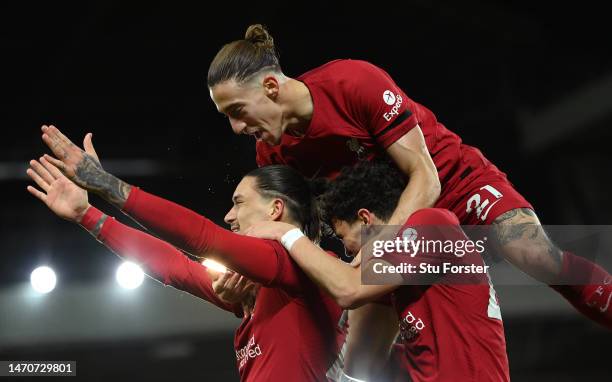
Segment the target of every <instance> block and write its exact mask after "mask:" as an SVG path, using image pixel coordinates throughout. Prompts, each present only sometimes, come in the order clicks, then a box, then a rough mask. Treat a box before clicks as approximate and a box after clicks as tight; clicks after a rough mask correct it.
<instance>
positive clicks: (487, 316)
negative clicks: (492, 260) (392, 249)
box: [381, 208, 510, 382]
mask: <svg viewBox="0 0 612 382" xmlns="http://www.w3.org/2000/svg"><path fill="white" fill-rule="evenodd" d="M428 225H431V226H437V227H440V226H449V228H450V227H452V228H456V227H459V221H458V220H457V217H456V216H455V215H453V214H452V213H451V212H450V211H448V210H444V209H437V208H427V209H422V210H419V211H417V212H415V213H414V214H412V215H411V216H410V218H409V219H408V220H407V222H406V224H405V225H404V227H403V229H402V231H404V230H406V229H408V228H412V229H414V228H416V229H417V230H420V229H421V228H422V227H423V226H428ZM452 228H451V229H449V230H444V232H443V235H444V236H443V237H442V236H441V237H438V238H435V237H431V235H429V236H428V237H427V239H432V240H436V239H442V240H463V239H467V236H465V234H464V233H462V231H461V230H460V229H457V230H455V229H452ZM432 232H433V230H432ZM425 235H426V236H427V234H425ZM423 256H430V257H432V256H434V255H432V254H428V255H423ZM407 257H408V258H409V257H410V256H407V255H406V254H405V253H402V254H391V255H390V256H387V255H384V256H383V257H382V258H381V259H383V260H386V261H387V262H389V263H391V264H393V265H397V264H399V263H401V262H403V261H404V260H405V259H406V258H407ZM415 257H418V256H415ZM468 258H469V259H468ZM438 260H439V262H441V261H444V260H446V258H445V257H444V256H441V257H440V258H439V259H438ZM462 261H463V262H464V264H465V263H470V264H475V265H484V262H483V261H482V258H481V257H480V255H479V254H478V253H476V252H472V253H471V254H468V255H464V257H463V258H462ZM439 262H438V263H439ZM409 263H414V259H411V260H409ZM427 263H428V264H436V261H435V260H432V259H428V261H427ZM411 277H413V276H411V275H404V278H405V280H406V281H407V282H409V281H410V278H411ZM465 277H466V278H469V279H470V280H461V281H460V282H459V283H456V284H455V283H453V282H452V281H450V282H449V280H446V281H443V282H442V281H441V282H440V283H435V284H432V285H411V286H402V287H400V288H398V289H397V290H396V291H395V292H394V293H393V295H392V296H393V302H394V305H395V308H396V310H397V313H398V315H399V322H400V338H401V341H402V345H403V348H404V354H405V361H407V363H408V367H406V369H407V370H408V372H409V374H410V377H411V378H412V380H413V381H415V382H425V381H437V382H444V381H449V382H450V381H452V382H454V381H462V382H463V381H478V382H482V381H508V380H510V377H509V367H508V358H507V355H506V341H505V337H504V327H503V323H502V320H501V313H500V309H499V305H498V303H497V297H496V295H495V291H494V289H493V286H492V285H490V283H489V277H488V274H487V273H474V274H470V275H466V276H465Z"/></svg>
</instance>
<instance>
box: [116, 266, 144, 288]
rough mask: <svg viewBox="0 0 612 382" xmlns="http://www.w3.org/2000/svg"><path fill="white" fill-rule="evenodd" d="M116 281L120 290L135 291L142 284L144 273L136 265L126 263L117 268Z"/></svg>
mask: <svg viewBox="0 0 612 382" xmlns="http://www.w3.org/2000/svg"><path fill="white" fill-rule="evenodd" d="M116 279H117V283H119V285H120V286H121V287H122V288H125V289H135V288H138V287H139V286H140V285H141V284H142V281H143V280H144V273H143V272H142V269H141V268H140V267H139V266H138V265H136V264H134V263H131V262H129V261H126V262H125V263H123V264H121V265H120V266H119V268H117V275H116Z"/></svg>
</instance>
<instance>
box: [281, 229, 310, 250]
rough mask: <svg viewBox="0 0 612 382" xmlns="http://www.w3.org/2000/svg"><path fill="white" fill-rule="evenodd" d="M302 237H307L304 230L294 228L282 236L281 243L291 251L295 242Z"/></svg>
mask: <svg viewBox="0 0 612 382" xmlns="http://www.w3.org/2000/svg"><path fill="white" fill-rule="evenodd" d="M302 237H305V235H304V233H303V232H302V230H300V229H299V228H292V229H290V230H288V231H286V232H285V234H284V235H282V236H281V238H280V240H279V241H280V243H281V244H282V245H283V247H285V249H286V250H287V251H290V250H291V247H293V244H295V242H296V241H298V240H299V239H301V238H302Z"/></svg>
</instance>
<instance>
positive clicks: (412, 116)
mask: <svg viewBox="0 0 612 382" xmlns="http://www.w3.org/2000/svg"><path fill="white" fill-rule="evenodd" d="M297 79H298V80H299V81H302V82H303V83H304V84H305V85H306V86H307V87H308V90H309V91H310V95H311V97H312V101H313V115H312V120H311V121H310V125H309V126H308V128H307V129H306V131H305V135H304V136H302V137H294V136H291V135H289V134H283V136H282V138H281V143H280V145H277V146H270V145H268V144H266V143H265V142H257V144H256V150H257V158H256V159H257V164H258V166H265V165H269V164H286V165H289V166H291V167H293V168H294V169H296V170H297V171H299V172H300V173H301V174H302V175H304V176H306V177H314V176H322V177H328V178H333V177H335V176H336V175H337V174H338V173H339V172H340V170H341V169H342V167H344V166H347V165H353V164H355V163H356V161H357V160H359V159H373V158H376V157H380V156H382V155H383V154H384V152H385V149H386V148H387V147H389V146H390V145H391V144H393V143H394V142H395V141H397V140H398V139H399V138H401V137H402V136H403V135H404V134H406V133H407V132H409V131H410V130H411V129H412V128H414V127H415V126H416V125H417V124H418V125H419V127H420V128H421V130H422V131H423V135H424V137H425V142H426V144H427V148H428V149H429V153H430V154H431V157H432V158H433V161H434V163H435V165H436V168H437V169H438V175H439V177H440V182H441V183H442V195H441V196H444V195H445V193H446V192H448V190H449V189H450V188H452V186H453V185H454V184H456V183H457V182H459V181H461V179H462V178H463V177H465V176H466V175H467V173H468V172H474V171H476V170H477V169H479V168H483V167H485V166H489V170H490V169H491V167H490V162H488V161H487V159H486V158H485V157H484V156H483V155H482V154H481V153H480V151H479V150H478V149H476V148H474V147H471V146H467V145H464V144H462V143H461V138H459V136H457V135H456V134H454V133H453V132H451V131H449V130H448V129H446V128H445V127H444V126H443V125H442V124H441V123H439V122H438V121H437V119H436V116H435V115H434V114H433V113H432V112H431V111H430V110H429V109H427V108H426V107H424V106H423V105H420V104H418V103H416V102H414V101H413V100H411V99H410V98H408V96H407V95H406V94H405V93H404V92H403V91H402V89H400V88H399V87H398V86H397V85H396V84H395V82H394V81H393V79H392V78H391V77H390V76H389V74H387V73H386V72H385V71H384V70H382V69H380V68H378V67H376V66H374V65H372V64H370V63H368V62H365V61H359V60H335V61H332V62H329V63H327V64H325V65H323V66H320V67H318V68H316V69H313V70H311V71H309V72H307V73H305V74H303V75H301V76H300V77H298V78H297ZM496 170H497V169H496ZM497 171H498V170H497ZM474 175H476V174H474Z"/></svg>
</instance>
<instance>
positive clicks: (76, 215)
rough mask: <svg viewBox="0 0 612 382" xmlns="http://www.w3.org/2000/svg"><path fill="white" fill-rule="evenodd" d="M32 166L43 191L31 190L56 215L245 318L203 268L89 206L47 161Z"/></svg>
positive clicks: (157, 275) (178, 285) (164, 280)
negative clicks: (223, 295)
mask: <svg viewBox="0 0 612 382" xmlns="http://www.w3.org/2000/svg"><path fill="white" fill-rule="evenodd" d="M30 166H31V168H30V169H28V171H27V173H28V175H29V176H30V177H31V178H32V179H33V180H34V181H35V182H36V184H37V185H38V186H39V187H40V188H41V189H42V190H43V191H40V190H38V189H36V188H34V187H32V186H28V191H29V192H30V193H31V194H33V195H34V196H36V197H37V198H38V199H40V200H41V201H42V202H43V203H45V205H47V207H49V209H50V210H51V211H53V212H54V213H55V214H57V215H58V216H60V217H61V218H63V219H66V220H68V221H71V222H74V223H77V224H80V225H81V226H83V227H84V228H85V229H86V230H87V231H89V232H90V233H91V234H92V235H93V236H94V237H95V238H96V239H98V240H99V241H100V242H102V243H103V244H104V245H106V246H107V247H108V248H109V249H110V250H111V251H113V252H114V253H116V254H117V255H118V256H119V257H121V258H124V259H126V260H130V261H133V262H135V263H138V264H140V265H141V266H142V267H143V268H144V270H145V272H146V273H147V274H148V275H149V276H151V277H152V278H154V279H156V280H159V281H161V282H162V283H164V284H166V285H171V286H173V287H175V288H177V289H180V290H183V291H185V292H188V293H190V294H193V295H195V296H197V297H200V298H202V299H205V300H207V301H209V302H211V303H212V304H214V305H216V306H218V307H220V308H221V309H224V310H227V311H230V312H233V313H235V314H236V315H239V316H240V315H242V305H240V304H228V303H226V302H225V301H223V300H221V299H220V298H219V297H218V296H217V295H216V293H215V292H214V291H213V287H212V280H211V278H210V276H209V275H208V273H207V271H206V268H205V267H204V266H203V265H201V264H200V263H197V262H195V261H192V260H190V259H188V258H187V257H186V256H184V255H183V254H182V253H181V252H180V251H179V250H177V249H176V248H174V247H173V246H171V245H170V244H168V243H166V242H164V241H162V240H159V239H157V238H155V237H153V236H151V235H148V234H146V233H144V232H141V231H139V230H136V229H133V228H131V227H128V226H126V225H124V224H121V223H120V222H117V221H116V220H115V219H114V218H112V217H108V216H106V215H104V214H103V213H102V212H101V211H99V210H98V209H96V208H95V207H92V206H91V205H90V204H89V203H88V200H87V192H86V191H85V190H83V189H81V188H79V187H78V186H76V185H75V184H74V183H72V182H71V181H70V180H68V179H66V178H65V177H64V176H63V175H62V174H61V173H60V172H59V171H58V170H57V169H55V168H54V167H53V166H51V165H50V164H49V163H48V162H46V161H45V160H44V159H41V161H40V162H38V161H35V160H33V161H31V162H30Z"/></svg>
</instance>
